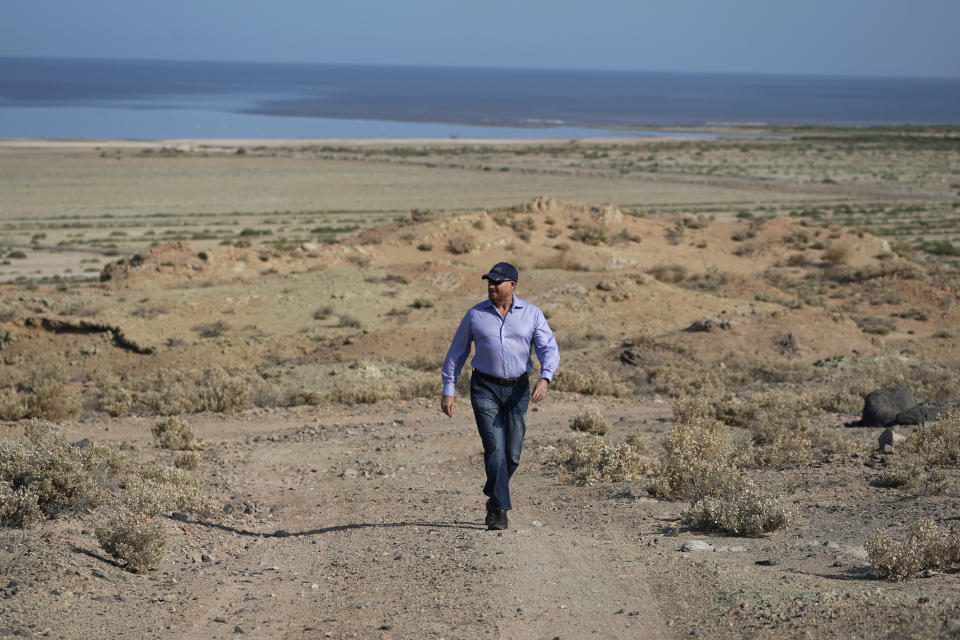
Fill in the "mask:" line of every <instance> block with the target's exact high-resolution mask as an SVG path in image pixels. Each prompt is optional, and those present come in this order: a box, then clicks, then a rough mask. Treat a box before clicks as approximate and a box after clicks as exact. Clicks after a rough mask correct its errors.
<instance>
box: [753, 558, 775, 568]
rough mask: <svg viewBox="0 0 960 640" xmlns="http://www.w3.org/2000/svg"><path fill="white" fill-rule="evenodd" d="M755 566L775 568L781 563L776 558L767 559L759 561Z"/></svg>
mask: <svg viewBox="0 0 960 640" xmlns="http://www.w3.org/2000/svg"><path fill="white" fill-rule="evenodd" d="M754 564H757V565H760V566H761V567H775V566H777V565H778V564H780V561H779V560H777V559H776V558H767V559H766V560H757V561H756V563H754Z"/></svg>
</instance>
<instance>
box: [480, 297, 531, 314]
mask: <svg viewBox="0 0 960 640" xmlns="http://www.w3.org/2000/svg"><path fill="white" fill-rule="evenodd" d="M484 302H485V303H486V305H487V306H488V307H490V308H491V309H494V310H496V307H494V306H493V303H492V302H490V298H487V299H486V300H484ZM526 304H527V301H526V300H523V299H521V298H518V297H517V296H513V305H511V306H510V309H522V308H523V307H524V305H526ZM508 311H509V310H508Z"/></svg>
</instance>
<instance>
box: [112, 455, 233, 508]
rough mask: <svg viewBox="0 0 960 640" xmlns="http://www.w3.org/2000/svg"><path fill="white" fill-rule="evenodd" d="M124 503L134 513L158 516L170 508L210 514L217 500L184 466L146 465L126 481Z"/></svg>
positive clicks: (217, 504)
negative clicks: (209, 494) (179, 467)
mask: <svg viewBox="0 0 960 640" xmlns="http://www.w3.org/2000/svg"><path fill="white" fill-rule="evenodd" d="M125 484H126V490H127V491H126V495H125V500H126V503H127V507H128V508H129V509H130V510H131V511H133V512H134V513H142V514H144V515H147V516H158V515H161V514H165V513H170V512H171V511H192V512H194V513H198V514H210V513H213V512H215V511H217V510H218V509H219V508H220V504H219V502H217V501H216V500H215V499H213V498H212V497H210V496H208V495H206V493H204V491H203V488H202V487H201V486H200V482H199V481H198V480H197V479H196V478H194V477H193V476H191V475H190V474H189V473H187V472H186V471H184V470H183V469H177V468H175V467H146V468H144V469H143V470H141V471H140V472H139V473H137V474H135V475H132V476H130V477H128V478H127V479H126V481H125Z"/></svg>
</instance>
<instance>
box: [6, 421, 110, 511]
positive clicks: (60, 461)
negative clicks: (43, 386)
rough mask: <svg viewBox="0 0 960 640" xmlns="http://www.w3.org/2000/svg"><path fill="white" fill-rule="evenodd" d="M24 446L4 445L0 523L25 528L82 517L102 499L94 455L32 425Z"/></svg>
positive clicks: (35, 424) (47, 430)
mask: <svg viewBox="0 0 960 640" xmlns="http://www.w3.org/2000/svg"><path fill="white" fill-rule="evenodd" d="M26 436H27V441H26V442H20V443H12V442H0V524H2V525H5V526H23V525H27V524H32V523H34V522H39V521H40V520H43V519H45V518H53V517H55V516H57V515H60V514H64V513H83V512H86V511H87V510H89V509H91V508H93V507H95V506H96V505H98V504H99V503H100V501H101V499H102V496H101V492H100V489H99V487H98V485H97V482H96V479H95V474H96V473H98V472H99V470H100V468H101V466H102V465H101V463H100V461H99V460H98V459H97V458H96V457H95V456H93V455H91V454H92V453H94V452H92V451H89V450H87V449H81V448H80V447H76V446H73V445H70V444H69V443H67V442H66V441H65V440H64V439H63V437H62V436H60V435H57V434H53V433H51V432H50V430H49V428H48V427H47V426H46V425H45V424H43V423H41V422H39V421H37V420H34V421H33V422H32V423H31V424H29V425H28V426H27V429H26Z"/></svg>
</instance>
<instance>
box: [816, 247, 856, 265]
mask: <svg viewBox="0 0 960 640" xmlns="http://www.w3.org/2000/svg"><path fill="white" fill-rule="evenodd" d="M851 255H853V245H851V244H849V243H845V242H831V243H830V246H828V247H827V248H826V249H824V250H823V259H824V260H825V261H826V262H828V263H830V264H833V265H838V264H847V263H848V262H850V256H851Z"/></svg>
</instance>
